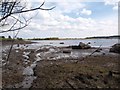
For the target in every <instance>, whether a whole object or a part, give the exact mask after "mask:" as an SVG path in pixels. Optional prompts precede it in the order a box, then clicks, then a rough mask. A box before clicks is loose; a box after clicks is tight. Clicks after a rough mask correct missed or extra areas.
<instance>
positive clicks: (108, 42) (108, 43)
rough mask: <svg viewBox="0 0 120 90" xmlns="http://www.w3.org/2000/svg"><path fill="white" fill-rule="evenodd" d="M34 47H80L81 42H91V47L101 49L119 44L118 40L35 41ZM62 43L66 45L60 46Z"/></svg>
mask: <svg viewBox="0 0 120 90" xmlns="http://www.w3.org/2000/svg"><path fill="white" fill-rule="evenodd" d="M33 42H37V43H33V44H32V45H35V46H42V45H53V46H71V45H78V44H79V42H83V43H88V42H90V43H91V44H90V45H91V46H93V47H99V46H100V45H102V47H111V46H112V45H114V44H116V43H118V39H83V40H34V41H33ZM60 42H64V44H60Z"/></svg>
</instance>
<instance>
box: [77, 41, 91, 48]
mask: <svg viewBox="0 0 120 90" xmlns="http://www.w3.org/2000/svg"><path fill="white" fill-rule="evenodd" d="M78 46H79V47H80V48H81V49H89V48H91V46H90V45H88V44H85V43H83V42H80V43H79V45H78Z"/></svg>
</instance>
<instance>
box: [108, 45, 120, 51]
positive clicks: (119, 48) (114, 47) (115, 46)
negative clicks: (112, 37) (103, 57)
mask: <svg viewBox="0 0 120 90" xmlns="http://www.w3.org/2000/svg"><path fill="white" fill-rule="evenodd" d="M110 52H114V53H120V43H117V44H114V45H113V46H112V48H110Z"/></svg>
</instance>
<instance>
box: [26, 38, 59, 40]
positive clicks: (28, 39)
mask: <svg viewBox="0 0 120 90" xmlns="http://www.w3.org/2000/svg"><path fill="white" fill-rule="evenodd" d="M28 40H59V38H57V37H52V38H33V39H28Z"/></svg>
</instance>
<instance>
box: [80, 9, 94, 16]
mask: <svg viewBox="0 0 120 90" xmlns="http://www.w3.org/2000/svg"><path fill="white" fill-rule="evenodd" d="M81 13H82V14H84V15H91V14H92V11H91V10H87V9H85V8H84V9H83V10H82V11H81Z"/></svg>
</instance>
